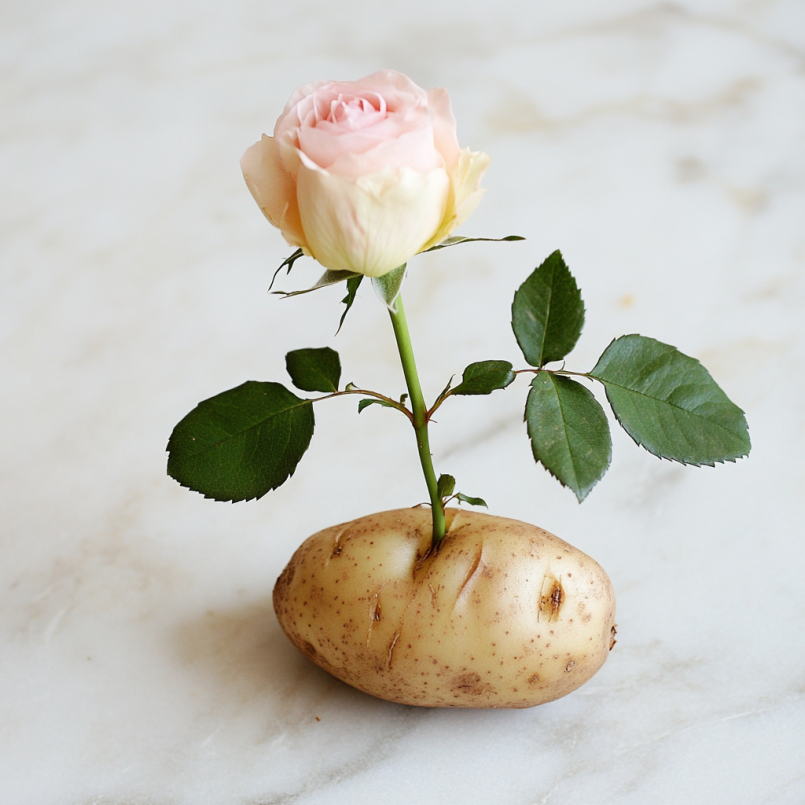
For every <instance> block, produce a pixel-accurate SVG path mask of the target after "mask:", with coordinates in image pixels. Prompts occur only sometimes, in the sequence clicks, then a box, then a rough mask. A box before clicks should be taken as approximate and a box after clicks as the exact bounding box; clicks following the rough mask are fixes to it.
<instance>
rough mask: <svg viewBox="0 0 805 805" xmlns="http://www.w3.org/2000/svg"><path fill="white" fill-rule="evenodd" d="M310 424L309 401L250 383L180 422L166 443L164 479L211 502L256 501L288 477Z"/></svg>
mask: <svg viewBox="0 0 805 805" xmlns="http://www.w3.org/2000/svg"><path fill="white" fill-rule="evenodd" d="M314 424H315V422H314V417H313V403H312V402H311V401H310V400H302V399H300V398H299V397H297V396H296V395H295V394H293V393H292V392H290V391H288V389H286V388H285V386H282V385H280V384H279V383H260V382H257V381H254V380H250V381H248V382H246V383H244V384H243V385H241V386H238V387H237V388H234V389H230V390H229V391H225V392H223V393H222V394H218V395H216V396H215V397H211V398H210V399H208V400H204V401H203V402H200V403H199V404H198V406H196V408H194V409H193V410H192V411H191V412H190V413H189V414H188V415H187V416H186V417H185V418H184V419H182V421H181V422H179V424H178V425H177V426H176V427H175V428H174V429H173V433H172V434H171V437H170V440H169V441H168V453H169V456H168V475H170V476H171V477H172V478H175V479H176V480H177V481H178V482H179V483H180V484H181V485H182V486H186V487H189V488H190V489H192V490H194V491H196V492H201V494H203V495H204V496H205V497H208V498H214V499H215V500H231V501H232V502H233V503H234V502H235V501H239V500H251V499H253V498H260V497H262V496H263V495H265V493H266V492H268V491H269V490H271V489H276V488H277V487H278V486H280V485H281V484H283V483H284V482H285V481H286V480H287V479H288V478H289V477H290V476H291V475H293V473H294V470H295V469H296V465H297V464H298V463H299V460H300V459H301V458H302V456H303V455H304V453H305V451H306V450H307V448H308V445H309V444H310V439H311V437H312V436H313V427H314Z"/></svg>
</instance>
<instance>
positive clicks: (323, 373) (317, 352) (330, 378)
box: [285, 347, 341, 391]
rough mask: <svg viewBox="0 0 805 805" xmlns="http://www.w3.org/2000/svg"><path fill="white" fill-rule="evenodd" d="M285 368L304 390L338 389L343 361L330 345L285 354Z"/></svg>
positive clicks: (295, 383)
mask: <svg viewBox="0 0 805 805" xmlns="http://www.w3.org/2000/svg"><path fill="white" fill-rule="evenodd" d="M285 368H286V369H287V370H288V374H289V375H290V376H291V380H292V381H293V384H294V386H296V387H297V388H298V389H302V391H338V381H339V380H340V379H341V361H340V360H339V358H338V353H337V352H336V351H335V350H334V349H330V347H320V348H319V349H295V350H293V351H292V352H289V353H288V354H287V355H286V356H285Z"/></svg>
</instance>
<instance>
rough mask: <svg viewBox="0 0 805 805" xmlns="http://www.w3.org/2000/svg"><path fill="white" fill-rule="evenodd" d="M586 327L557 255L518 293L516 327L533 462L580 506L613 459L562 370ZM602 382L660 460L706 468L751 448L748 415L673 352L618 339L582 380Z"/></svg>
mask: <svg viewBox="0 0 805 805" xmlns="http://www.w3.org/2000/svg"><path fill="white" fill-rule="evenodd" d="M583 325H584V303H583V301H582V298H581V293H580V291H579V289H578V286H577V285H576V281H575V279H574V278H573V276H572V274H571V273H570V270H569V269H568V267H567V265H566V264H565V261H564V260H563V259H562V255H561V254H560V252H558V251H556V252H554V253H553V254H551V255H550V256H549V257H548V259H547V260H545V262H544V263H542V265H540V266H539V267H538V268H537V269H535V270H534V272H533V273H532V274H531V275H530V276H529V277H528V279H526V281H525V282H524V283H523V284H522V285H521V286H520V288H519V289H518V290H517V292H516V293H515V295H514V302H513V304H512V328H513V330H514V335H515V338H516V339H517V343H518V344H519V345H520V348H521V350H522V352H523V355H524V356H525V359H526V361H527V362H528V363H529V364H530V365H531V366H532V367H535V369H534V370H532V371H534V374H535V376H534V379H533V380H532V381H531V387H530V389H529V393H528V399H527V402H526V407H525V421H526V425H527V431H528V436H529V438H530V440H531V449H532V452H533V454H534V458H535V460H536V461H537V462H539V463H541V464H542V465H543V466H544V467H545V468H546V469H547V470H548V471H549V472H550V473H551V474H552V475H553V476H554V477H556V478H557V479H558V480H559V481H560V483H562V484H563V485H565V486H568V487H570V489H572V490H573V492H574V493H575V495H576V497H577V498H578V499H579V501H582V500H584V498H585V497H586V496H587V495H588V494H589V492H590V490H591V489H592V488H593V487H594V486H595V484H596V483H597V482H598V481H599V480H600V479H601V477H602V476H603V475H604V473H605V472H606V471H607V468H608V467H609V463H610V460H611V457H612V439H611V436H610V431H609V423H608V420H607V417H606V414H605V413H604V411H603V409H602V408H601V405H600V404H599V402H598V401H597V400H596V398H595V397H594V396H593V395H592V393H591V392H590V391H589V390H588V389H587V388H585V387H584V386H583V385H581V383H580V382H579V381H577V380H574V379H573V377H571V376H570V375H575V374H576V373H573V372H565V371H564V369H559V370H549V369H547V368H546V364H548V363H550V362H553V361H560V360H563V359H564V358H565V357H566V356H567V355H568V354H569V353H570V352H571V351H572V350H573V348H574V347H575V346H576V343H577V341H578V339H579V336H580V335H581V331H582V327H583ZM577 376H579V377H582V378H585V379H591V380H597V381H599V382H600V383H602V384H603V386H604V388H605V391H606V397H607V400H608V401H609V404H610V406H611V407H612V411H613V413H614V414H615V418H616V420H617V422H618V423H619V424H620V425H621V426H622V427H623V428H624V429H625V430H626V432H627V433H628V434H629V435H630V436H631V437H632V439H634V441H635V442H636V443H637V444H638V445H640V446H641V447H644V448H645V449H646V450H648V451H649V452H651V453H653V454H654V455H656V456H659V457H660V458H666V459H670V460H672V461H679V462H681V463H683V464H693V465H695V466H701V465H703V464H707V465H710V466H712V465H714V464H716V463H718V462H723V461H734V460H735V459H737V458H740V457H741V456H745V455H747V454H748V453H749V450H750V447H751V445H750V441H749V434H748V430H747V425H746V419H745V417H744V413H743V411H741V409H740V408H738V406H737V405H735V404H734V403H733V402H731V401H730V400H729V398H728V397H727V395H726V394H725V393H724V392H723V391H722V390H721V389H720V388H719V386H718V385H717V384H716V382H715V381H714V380H713V378H712V377H711V376H710V374H709V372H708V371H707V370H706V369H705V368H704V367H703V366H702V365H701V364H700V363H699V362H698V361H697V360H695V359H694V358H690V357H688V356H687V355H684V354H682V353H681V352H679V350H677V349H676V348H675V347H672V346H670V345H668V344H663V343H661V342H660V341H656V340H654V339H653V338H646V337H644V336H641V335H626V336H622V337H621V338H617V339H615V340H614V341H612V343H611V344H610V345H609V346H608V347H607V348H606V350H604V353H603V354H602V355H601V357H600V358H599V360H598V362H597V364H596V366H595V367H594V368H593V370H592V371H591V372H589V373H586V374H581V375H577Z"/></svg>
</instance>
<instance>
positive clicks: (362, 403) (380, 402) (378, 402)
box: [358, 400, 394, 413]
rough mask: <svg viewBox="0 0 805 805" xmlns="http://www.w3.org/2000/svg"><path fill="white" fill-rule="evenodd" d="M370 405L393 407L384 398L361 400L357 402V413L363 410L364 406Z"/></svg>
mask: <svg viewBox="0 0 805 805" xmlns="http://www.w3.org/2000/svg"><path fill="white" fill-rule="evenodd" d="M370 405H382V406H383V407H384V408H394V406H393V405H392V404H391V403H387V402H386V401H385V400H361V401H360V402H359V403H358V413H360V412H361V411H363V409H364V408H368V407H369V406H370Z"/></svg>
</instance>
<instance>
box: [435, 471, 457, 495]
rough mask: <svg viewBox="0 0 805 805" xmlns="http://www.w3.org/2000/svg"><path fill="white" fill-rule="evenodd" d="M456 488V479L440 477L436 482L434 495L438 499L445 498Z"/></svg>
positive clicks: (448, 476) (449, 476)
mask: <svg viewBox="0 0 805 805" xmlns="http://www.w3.org/2000/svg"><path fill="white" fill-rule="evenodd" d="M455 488H456V479H455V478H454V477H453V476H452V475H440V476H439V480H438V481H437V482H436V493H437V494H438V495H439V497H440V498H447V497H450V495H452V494H453V490H454V489H455Z"/></svg>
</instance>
